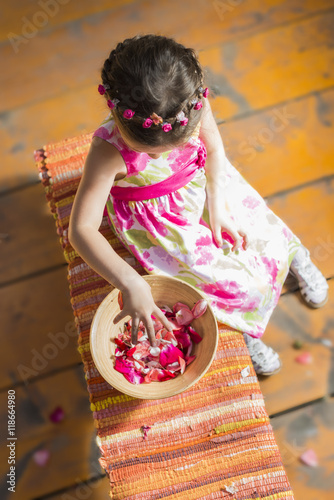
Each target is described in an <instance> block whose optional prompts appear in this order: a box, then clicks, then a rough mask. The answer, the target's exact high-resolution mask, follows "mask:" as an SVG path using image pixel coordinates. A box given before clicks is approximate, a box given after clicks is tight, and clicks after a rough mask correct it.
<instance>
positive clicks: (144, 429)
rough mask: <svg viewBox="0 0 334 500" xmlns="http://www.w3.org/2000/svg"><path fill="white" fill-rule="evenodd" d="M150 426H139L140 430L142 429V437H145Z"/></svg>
mask: <svg viewBox="0 0 334 500" xmlns="http://www.w3.org/2000/svg"><path fill="white" fill-rule="evenodd" d="M150 428H151V427H150V426H148V425H142V426H141V428H140V430H141V431H142V433H143V434H144V436H143V439H146V437H147V433H148V431H149V430H150Z"/></svg>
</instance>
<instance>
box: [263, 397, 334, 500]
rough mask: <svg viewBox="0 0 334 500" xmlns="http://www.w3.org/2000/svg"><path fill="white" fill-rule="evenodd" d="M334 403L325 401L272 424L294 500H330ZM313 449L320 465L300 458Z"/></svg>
mask: <svg viewBox="0 0 334 500" xmlns="http://www.w3.org/2000/svg"><path fill="white" fill-rule="evenodd" d="M333 422H334V401H333V399H328V400H326V401H322V402H319V403H317V404H314V405H310V406H308V407H306V408H302V409H300V410H297V411H294V412H291V413H288V414H286V415H282V416H280V417H277V418H275V419H272V420H271V424H272V426H273V429H274V433H275V437H276V441H277V443H278V447H279V449H280V452H281V456H282V460H283V464H284V466H285V470H286V472H287V475H288V478H289V481H290V483H291V486H292V490H293V492H294V495H295V500H332V498H333V491H334V463H333V442H334V427H333ZM308 449H313V450H314V451H315V453H316V455H317V457H318V462H319V465H318V466H317V467H310V466H307V465H305V464H303V463H302V462H301V461H300V460H299V457H300V455H301V454H302V453H304V452H305V451H306V450H308Z"/></svg>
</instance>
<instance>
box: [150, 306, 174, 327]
mask: <svg viewBox="0 0 334 500" xmlns="http://www.w3.org/2000/svg"><path fill="white" fill-rule="evenodd" d="M154 314H155V315H156V317H157V319H159V320H160V321H161V323H162V324H163V325H164V327H165V328H166V329H167V330H168V331H169V332H172V331H173V327H172V325H171V324H170V322H169V321H168V319H167V318H166V316H165V315H164V313H163V312H161V309H159V308H158V307H157V309H155V311H154Z"/></svg>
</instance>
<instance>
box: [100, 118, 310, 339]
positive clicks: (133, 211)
mask: <svg viewBox="0 0 334 500" xmlns="http://www.w3.org/2000/svg"><path fill="white" fill-rule="evenodd" d="M198 131H199V127H198V128H197V131H196V132H195V133H194V134H193V136H192V137H191V138H190V140H189V141H188V142H187V144H186V145H184V146H183V147H182V148H174V149H173V150H171V151H166V152H165V153H163V154H162V155H161V156H160V157H159V158H158V159H152V158H151V157H150V156H148V155H147V154H146V153H138V152H135V151H133V150H131V149H130V148H129V147H128V146H127V145H126V144H125V142H124V141H123V140H122V137H121V135H120V133H119V130H118V128H117V126H116V125H115V122H114V121H113V119H112V117H111V115H110V116H109V117H108V118H107V119H106V120H104V122H102V124H101V126H100V127H99V128H98V129H97V130H96V132H95V133H94V136H98V137H100V138H102V139H104V140H106V141H108V142H110V143H111V144H113V145H114V147H116V148H117V149H118V151H119V152H120V154H121V155H122V157H123V160H124V162H125V165H126V168H127V175H126V176H125V177H123V178H122V179H121V180H118V181H115V182H114V186H113V188H112V190H111V193H110V194H109V197H108V200H107V203H106V212H107V214H108V218H109V221H110V224H111V227H112V229H113V230H114V232H115V233H116V235H117V236H118V238H119V239H120V240H121V241H122V243H123V244H124V245H125V246H126V248H128V250H129V251H130V252H131V253H132V254H133V255H134V256H135V257H136V258H137V259H138V261H139V262H140V264H141V265H142V266H143V267H144V269H145V270H146V271H147V273H149V274H155V275H167V276H173V277H176V278H178V279H180V280H183V281H185V282H187V283H189V284H191V285H193V286H194V287H196V288H198V289H200V290H201V291H202V292H203V293H204V294H205V296H206V297H207V299H208V300H209V302H210V304H211V306H212V308H213V311H214V314H215V316H216V319H217V320H218V321H220V322H222V323H224V324H226V325H229V326H231V327H233V328H235V329H236V330H240V331H242V332H245V333H249V334H250V335H251V336H253V337H261V336H262V335H263V333H264V331H265V328H266V326H267V323H268V321H269V319H270V316H271V314H272V312H273V310H274V308H275V306H276V304H277V302H278V299H279V297H280V293H281V290H282V286H283V283H284V281H285V279H286V276H287V274H288V271H289V267H290V263H291V261H292V259H293V257H294V255H295V253H296V252H297V250H298V248H299V246H300V245H301V241H300V240H299V238H298V237H297V236H296V235H294V234H293V233H292V232H291V230H290V229H289V228H288V227H287V225H286V224H285V223H284V222H283V221H282V220H281V219H280V218H279V217H278V216H277V215H275V214H274V213H273V212H272V210H270V209H269V207H268V206H267V205H266V202H265V201H264V200H263V198H262V197H261V196H260V195H259V193H258V192H257V191H256V190H255V189H254V188H253V187H252V186H251V185H250V184H249V183H248V182H247V181H246V180H245V179H244V177H243V176H242V175H241V174H240V173H239V172H238V171H237V169H236V168H235V167H233V166H232V165H231V163H230V162H229V161H228V160H227V159H226V169H227V179H226V180H227V182H226V188H224V189H223V191H222V192H221V198H220V199H221V203H222V210H224V211H226V210H228V211H229V213H230V216H231V217H232V219H233V220H234V221H235V222H236V223H237V224H240V227H242V228H244V229H245V231H246V233H247V234H248V236H249V242H250V245H249V247H248V248H247V250H244V249H243V248H240V249H239V250H236V251H234V252H232V250H231V248H232V246H233V240H232V239H231V238H230V236H229V235H228V234H227V233H225V232H223V233H222V237H223V246H222V247H218V246H217V245H216V244H215V242H214V240H213V235H212V232H211V229H210V222H209V213H208V209H207V204H206V191H205V186H206V176H205V157H206V150H205V146H204V144H203V142H202V141H201V139H200V138H199V137H198ZM192 162H193V163H196V164H197V169H196V173H195V175H194V176H193V177H192V179H191V180H190V181H189V182H187V183H186V184H185V185H183V187H180V188H177V189H176V190H175V189H174V190H173V187H171V189H170V192H168V193H167V194H164V195H162V196H158V197H150V198H148V199H144V200H140V201H133V200H130V201H129V200H125V199H120V198H119V196H118V197H117V198H116V197H114V196H113V195H112V192H113V190H114V191H117V190H118V191H122V190H120V189H119V188H130V191H131V190H132V191H134V188H138V187H139V188H142V189H144V191H145V188H144V186H146V187H147V186H148V187H149V189H150V186H152V188H153V191H152V192H154V185H155V184H156V183H161V182H162V181H166V179H171V180H173V178H174V177H175V175H178V174H179V173H180V171H181V170H182V168H183V167H184V165H186V164H187V165H189V164H191V163H192ZM167 182H168V181H167ZM115 187H117V189H115ZM136 191H138V190H136ZM139 191H140V189H139ZM124 192H126V189H125V190H124ZM145 192H147V191H145Z"/></svg>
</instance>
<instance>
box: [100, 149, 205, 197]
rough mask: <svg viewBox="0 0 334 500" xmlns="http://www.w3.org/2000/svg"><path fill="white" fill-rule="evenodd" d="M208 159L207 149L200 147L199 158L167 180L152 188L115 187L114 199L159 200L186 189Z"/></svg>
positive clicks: (113, 189) (157, 183) (113, 191)
mask: <svg viewBox="0 0 334 500" xmlns="http://www.w3.org/2000/svg"><path fill="white" fill-rule="evenodd" d="M205 159H206V149H205V148H204V147H200V148H199V151H198V156H197V158H193V159H192V160H191V162H190V163H188V164H186V165H185V166H184V167H183V168H182V169H181V170H179V171H178V172H175V173H174V174H173V175H171V176H170V177H168V178H167V179H165V180H163V181H161V182H156V183H155V184H151V185H150V186H138V187H120V186H114V187H113V188H111V190H110V194H111V195H112V197H113V198H115V199H118V200H123V201H143V200H150V199H151V198H159V197H160V196H164V195H166V194H169V193H172V192H174V191H177V190H178V189H180V188H181V187H184V186H185V185H186V184H188V182H190V181H191V179H192V178H193V177H195V174H196V171H197V169H198V168H200V167H204V165H205Z"/></svg>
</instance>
